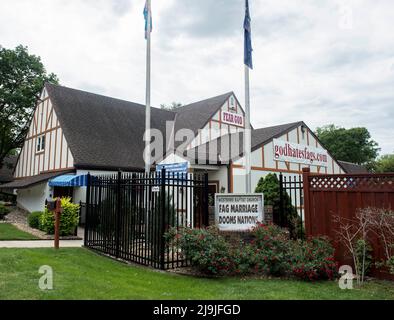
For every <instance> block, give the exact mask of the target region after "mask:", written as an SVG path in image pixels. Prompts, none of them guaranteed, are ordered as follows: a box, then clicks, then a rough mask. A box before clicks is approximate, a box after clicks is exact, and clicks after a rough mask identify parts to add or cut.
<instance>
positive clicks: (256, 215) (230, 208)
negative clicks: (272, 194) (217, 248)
mask: <svg viewBox="0 0 394 320" xmlns="http://www.w3.org/2000/svg"><path fill="white" fill-rule="evenodd" d="M263 212H264V196H263V194H260V193H256V194H234V193H217V194H215V213H216V215H215V218H216V225H217V226H218V228H219V230H221V231H248V230H251V229H252V228H253V227H255V226H256V224H257V223H258V222H263V219H264V215H263Z"/></svg>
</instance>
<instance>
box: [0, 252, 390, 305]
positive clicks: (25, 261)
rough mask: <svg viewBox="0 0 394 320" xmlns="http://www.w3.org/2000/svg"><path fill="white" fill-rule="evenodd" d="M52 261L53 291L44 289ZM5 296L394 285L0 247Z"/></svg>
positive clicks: (140, 295) (281, 291)
mask: <svg viewBox="0 0 394 320" xmlns="http://www.w3.org/2000/svg"><path fill="white" fill-rule="evenodd" d="M42 265H49V266H51V267H52V268H53V272H54V290H52V291H41V290H40V289H38V280H39V278H40V277H41V275H40V274H39V273H38V269H39V267H40V266H42ZM2 299H394V283H390V282H381V281H379V282H378V281H376V282H372V283H368V284H367V285H365V287H363V288H362V289H355V290H347V291H343V290H341V289H339V288H338V285H337V284H336V283H335V282H318V283H306V282H301V281H291V280H280V279H274V280H270V279H263V280H262V279H241V278H227V279H204V278H196V277H191V276H180V275H176V274H169V273H166V272H158V271H154V270H150V269H147V268H143V267H139V266H138V267H136V266H128V265H125V264H122V263H120V262H117V261H114V260H111V259H109V258H106V257H102V256H99V255H97V254H95V253H93V252H90V251H89V250H87V249H83V248H80V249H61V250H60V251H57V252H56V251H55V250H54V249H0V300H2Z"/></svg>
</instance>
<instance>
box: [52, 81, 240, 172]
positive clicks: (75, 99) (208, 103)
mask: <svg viewBox="0 0 394 320" xmlns="http://www.w3.org/2000/svg"><path fill="white" fill-rule="evenodd" d="M46 89H47V91H48V93H49V96H50V98H51V101H52V103H53V105H54V108H55V111H56V114H57V116H58V118H59V121H60V124H61V127H62V128H63V130H64V134H65V137H66V140H67V142H68V144H69V147H70V150H71V153H72V155H73V157H74V165H75V167H77V168H92V167H94V168H97V169H101V168H103V169H107V170H108V169H114V170H116V169H119V168H120V169H123V170H140V169H143V168H144V166H145V165H144V161H143V152H144V149H145V143H144V141H143V135H144V131H145V106H144V105H141V104H137V103H132V102H128V101H124V100H119V99H114V98H109V97H105V96H102V95H97V94H93V93H89V92H84V91H80V90H75V89H70V88H66V87H62V86H57V85H52V84H46ZM232 94H233V93H232V92H229V93H226V94H224V95H220V96H217V97H213V98H210V99H206V100H203V101H199V102H196V103H192V104H189V105H186V106H184V107H181V108H178V109H176V110H174V111H168V110H162V109H157V108H152V109H151V128H152V129H158V130H159V131H161V132H162V133H163V134H165V133H166V122H167V121H175V129H176V130H179V129H181V128H187V129H191V130H192V131H193V132H195V133H196V132H197V130H198V129H200V128H202V127H203V126H204V125H205V124H206V123H207V122H208V121H209V119H210V118H211V117H212V116H213V115H214V114H215V113H216V112H217V111H218V110H219V108H220V107H221V106H223V104H224V103H225V101H226V100H227V99H228V98H229V97H230V96H231V95H232ZM163 143H164V144H165V141H163ZM166 147H167V146H166V145H163V150H164V151H165V150H166ZM159 159H160V158H158V159H156V160H159Z"/></svg>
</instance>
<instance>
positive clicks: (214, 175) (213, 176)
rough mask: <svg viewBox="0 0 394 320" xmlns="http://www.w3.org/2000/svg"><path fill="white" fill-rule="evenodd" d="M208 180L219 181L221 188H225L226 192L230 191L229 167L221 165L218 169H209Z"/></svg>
mask: <svg viewBox="0 0 394 320" xmlns="http://www.w3.org/2000/svg"><path fill="white" fill-rule="evenodd" d="M208 180H209V181H219V190H218V192H220V189H221V188H223V187H224V188H225V189H226V191H225V192H229V190H228V169H227V166H221V167H220V168H219V170H218V171H208Z"/></svg>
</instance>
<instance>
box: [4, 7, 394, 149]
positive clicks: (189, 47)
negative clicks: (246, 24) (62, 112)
mask: <svg viewBox="0 0 394 320" xmlns="http://www.w3.org/2000/svg"><path fill="white" fill-rule="evenodd" d="M152 2H153V4H152V9H153V34H152V77H153V78H152V90H153V91H152V103H153V105H154V106H159V105H160V104H161V103H171V102H172V101H177V102H181V103H184V104H186V103H190V102H194V101H198V100H201V99H204V98H208V97H211V96H216V95H219V94H222V93H225V92H228V91H234V92H235V94H236V95H237V97H238V98H239V100H240V101H241V103H243V101H244V73H243V72H244V69H243V30H242V25H243V17H244V8H243V6H244V0H198V1H196V0H165V1H164V0H152ZM250 2H251V15H252V31H253V46H254V56H253V58H254V66H255V68H254V70H253V71H252V72H251V103H252V110H251V112H252V124H253V125H254V126H255V127H257V128H258V127H263V126H269V125H277V124H282V123H287V122H293V121H299V120H303V121H305V122H306V123H307V124H308V125H309V126H310V127H311V128H312V129H315V128H316V127H317V126H322V125H325V124H330V123H334V124H336V125H339V126H345V127H347V128H349V127H354V126H366V127H368V129H369V130H370V131H371V133H372V136H373V138H374V139H375V140H376V141H377V142H378V143H379V145H380V147H381V148H382V153H391V152H394V129H393V120H394V37H393V35H392V33H393V26H394V1H392V0H318V1H317V0H297V1H294V0H251V1H250ZM144 3H145V0H34V1H32V0H1V1H0V44H1V45H2V46H4V47H7V48H12V47H15V46H16V45H18V44H23V45H27V46H28V47H29V49H30V51H31V53H34V54H37V55H40V56H41V57H42V60H43V62H44V64H45V65H46V67H47V69H48V71H50V72H54V73H56V74H57V75H58V76H59V78H60V81H61V84H63V85H65V86H69V87H74V88H78V89H82V90H87V91H91V92H95V93H100V94H104V95H109V96H113V97H117V98H122V99H126V100H131V101H134V102H139V103H144V97H145V39H144V19H143V15H142V11H143V7H144Z"/></svg>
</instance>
